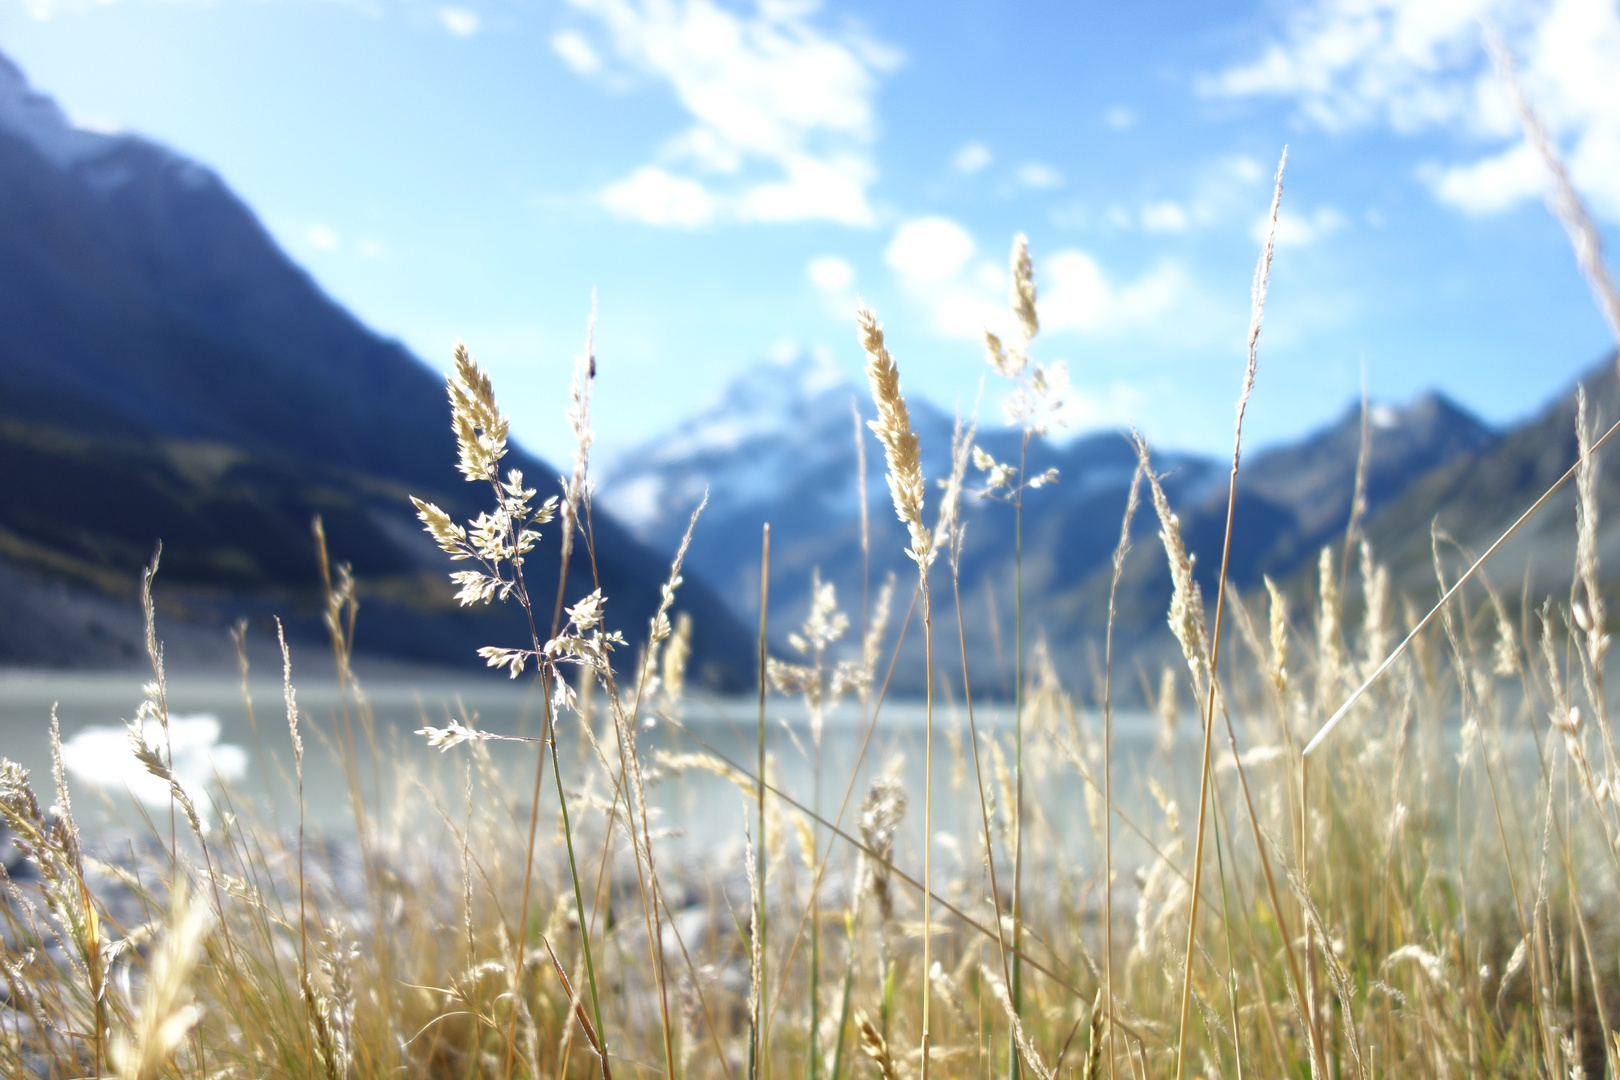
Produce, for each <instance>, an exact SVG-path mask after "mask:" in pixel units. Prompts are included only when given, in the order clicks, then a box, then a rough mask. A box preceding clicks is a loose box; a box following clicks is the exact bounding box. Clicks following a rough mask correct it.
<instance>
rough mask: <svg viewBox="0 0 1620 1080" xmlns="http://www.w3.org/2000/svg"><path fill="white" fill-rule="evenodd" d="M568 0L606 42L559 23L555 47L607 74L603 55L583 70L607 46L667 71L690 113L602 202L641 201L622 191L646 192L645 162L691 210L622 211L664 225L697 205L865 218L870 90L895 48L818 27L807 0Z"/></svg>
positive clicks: (685, 219)
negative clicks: (739, 8) (652, 158)
mask: <svg viewBox="0 0 1620 1080" xmlns="http://www.w3.org/2000/svg"><path fill="white" fill-rule="evenodd" d="M572 2H573V4H574V6H575V7H576V8H578V9H579V10H580V11H582V12H584V13H586V14H587V15H589V16H591V17H593V18H594V20H595V21H596V22H597V24H598V25H599V27H600V29H601V31H602V32H603V34H604V35H605V38H606V41H607V47H606V49H605V50H604V49H599V48H597V47H595V46H593V45H592V44H591V43H590V42H589V41H587V40H585V38H584V37H583V36H581V35H578V34H577V33H575V34H574V37H576V38H578V40H577V41H573V40H572V39H568V38H565V35H562V34H560V35H558V37H557V38H555V39H553V42H552V46H553V48H554V49H556V50H557V51H558V52H559V54H560V55H562V56H563V58H564V60H565V61H566V62H568V63H569V64H570V66H572V67H574V69H575V70H576V71H580V72H582V73H590V72H591V71H600V72H602V73H606V72H605V67H606V65H605V63H598V64H597V67H596V68H594V69H593V68H590V64H591V60H585V59H584V58H585V57H586V56H587V54H588V55H589V56H590V57H591V58H592V59H594V60H596V61H601V60H602V59H603V55H604V53H605V52H610V53H611V54H612V56H613V57H615V58H616V59H617V60H618V61H619V62H620V63H621V64H622V66H623V68H624V69H626V70H627V71H629V72H631V73H634V74H639V75H642V76H645V77H650V78H653V79H656V80H659V81H662V82H664V83H666V84H667V85H668V86H669V88H670V90H671V91H672V92H673V93H674V95H675V98H676V100H677V101H678V102H679V103H680V105H681V107H682V108H683V109H685V110H686V112H687V113H688V114H689V115H690V117H691V119H692V125H691V126H690V127H688V128H687V129H686V130H685V131H682V132H679V133H676V134H675V135H674V136H673V137H672V138H671V139H669V140H668V141H667V142H666V143H665V145H664V146H663V147H662V148H661V150H660V152H659V155H658V161H657V163H656V164H649V165H645V166H642V167H641V168H639V169H637V170H636V171H635V172H634V173H632V174H631V176H630V177H628V178H626V179H625V180H622V181H619V182H618V183H616V184H614V185H612V186H610V187H609V188H608V191H607V192H605V193H604V201H605V203H606V205H607V206H608V208H609V209H610V210H613V211H615V212H623V211H624V210H625V208H626V207H630V208H631V209H632V211H634V208H635V207H638V206H640V205H641V202H640V201H639V200H627V199H626V198H625V197H624V196H625V188H626V185H631V186H633V187H634V188H635V189H636V190H637V191H640V192H641V193H642V194H648V195H650V194H653V193H654V189H653V188H652V187H651V186H650V183H651V181H650V178H651V177H652V175H653V173H656V174H657V176H658V178H659V179H658V181H657V184H658V187H657V189H656V190H657V191H661V192H665V193H669V192H674V191H676V190H679V191H680V192H681V195H680V201H681V203H682V205H683V206H686V207H688V209H689V210H690V211H691V212H688V213H685V214H680V215H674V216H670V215H664V218H665V220H662V221H660V220H656V219H655V217H654V216H650V215H647V214H644V213H640V212H630V213H628V214H627V215H626V216H629V217H632V218H634V219H635V220H639V221H647V222H649V223H654V224H672V225H690V224H696V223H701V222H700V221H699V220H698V219H699V218H700V217H701V219H702V221H708V220H718V219H720V218H730V219H734V220H741V221H767V222H771V221H805V220H819V221H835V222H839V223H842V224H847V225H871V224H873V223H874V222H875V220H876V215H875V214H874V212H873V210H872V207H871V205H870V202H869V201H868V198H867V190H868V188H869V187H870V186H871V184H872V183H873V181H874V180H875V179H876V176H877V171H876V169H875V167H874V166H873V164H872V159H871V144H872V142H873V140H874V139H875V138H876V135H877V118H876V114H875V110H874V107H873V100H872V99H873V97H874V95H875V94H876V91H877V84H878V79H879V76H880V75H881V74H882V73H883V72H885V71H887V70H889V69H891V68H893V67H894V66H895V65H896V64H898V62H899V54H898V53H896V52H895V51H894V50H892V49H890V48H888V47H886V46H883V45H880V44H878V43H876V42H874V41H871V40H870V39H868V38H866V37H864V36H862V35H861V34H859V33H858V32H856V31H853V30H841V31H836V32H834V31H828V30H826V29H823V28H822V27H821V26H820V25H818V23H817V21H816V20H815V19H814V16H815V14H816V11H817V4H816V3H815V2H814V0H760V2H759V3H757V5H756V6H755V7H754V8H753V9H752V10H751V11H749V12H746V13H743V12H736V11H732V10H729V9H727V8H724V7H721V6H720V5H719V4H718V3H716V2H714V0H647V2H644V3H637V2H634V0H572ZM580 46H584V48H580ZM564 50H567V51H566V52H565V51H564ZM580 61H583V63H581V62H580ZM649 170H651V171H649ZM674 181H684V183H681V184H679V185H677V184H675V183H674ZM699 193H701V197H699ZM700 204H701V205H702V206H703V207H704V211H703V213H702V214H701V215H700V214H698V213H697V212H696V211H695V208H696V207H697V206H698V205H700Z"/></svg>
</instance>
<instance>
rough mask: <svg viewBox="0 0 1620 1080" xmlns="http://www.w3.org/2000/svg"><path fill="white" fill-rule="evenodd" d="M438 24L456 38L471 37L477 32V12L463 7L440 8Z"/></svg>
mask: <svg viewBox="0 0 1620 1080" xmlns="http://www.w3.org/2000/svg"><path fill="white" fill-rule="evenodd" d="M439 24H440V25H441V26H443V27H444V28H445V29H446V30H448V31H450V33H452V34H454V35H455V36H456V37H471V36H472V35H474V34H476V33H477V32H478V12H476V11H473V10H472V9H471V8H464V7H442V8H440V9H439Z"/></svg>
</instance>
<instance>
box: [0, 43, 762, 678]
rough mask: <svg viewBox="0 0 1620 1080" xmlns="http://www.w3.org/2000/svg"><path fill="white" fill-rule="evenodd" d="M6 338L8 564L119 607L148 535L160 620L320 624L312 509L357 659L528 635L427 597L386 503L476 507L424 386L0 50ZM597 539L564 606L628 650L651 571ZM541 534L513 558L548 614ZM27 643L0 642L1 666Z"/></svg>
mask: <svg viewBox="0 0 1620 1080" xmlns="http://www.w3.org/2000/svg"><path fill="white" fill-rule="evenodd" d="M0 328H3V329H0V455H4V457H5V459H6V460H7V461H8V462H9V463H10V466H11V467H8V468H5V469H3V470H0V530H3V531H4V533H5V535H7V536H9V537H11V538H12V542H10V543H9V544H8V545H0V549H3V550H0V556H3V557H5V558H8V559H9V560H11V561H12V562H13V563H14V565H16V566H18V567H19V568H21V569H22V570H24V571H26V572H27V573H32V574H35V575H37V576H42V577H43V578H45V579H51V580H67V579H63V578H62V576H61V575H62V574H63V573H64V572H65V570H64V568H65V567H67V566H69V565H70V564H71V566H72V567H75V568H76V574H69V578H70V579H71V580H73V581H74V582H76V584H75V586H74V587H76V588H85V589H90V590H93V591H99V592H100V593H102V594H103V595H106V596H110V597H112V598H113V599H114V600H116V601H118V602H121V603H127V602H129V601H130V600H131V599H133V595H134V588H135V583H136V581H137V580H138V576H139V572H140V569H141V567H142V566H143V565H144V564H145V563H146V562H147V561H148V560H149V559H150V558H151V554H152V551H153V549H154V547H155V544H156V541H157V540H158V539H160V538H161V539H163V540H165V541H166V555H165V559H164V569H163V570H162V572H160V575H159V578H158V583H159V587H160V589H161V590H162V593H161V594H160V598H161V599H164V600H165V602H166V603H167V604H168V606H169V608H170V609H171V610H173V611H176V612H177V613H181V614H184V615H185V617H186V618H187V619H189V620H191V621H194V622H195V621H197V620H201V621H202V622H203V623H206V624H208V625H210V626H213V627H215V629H216V630H218V629H219V627H221V626H223V625H224V624H228V623H229V622H230V621H232V620H234V619H235V618H236V617H237V616H239V615H248V616H251V617H253V618H254V619H255V620H256V621H259V622H261V623H262V624H263V625H266V626H268V615H269V614H270V613H272V612H277V611H279V612H281V613H282V614H284V615H286V616H287V617H288V618H290V619H292V620H293V625H294V626H295V627H296V628H297V629H298V630H299V631H301V632H303V633H305V634H311V635H312V634H318V633H319V619H318V616H317V614H316V613H317V611H318V606H317V598H316V596H315V590H316V587H317V583H318V580H319V578H318V573H317V567H316V557H315V554H316V553H315V548H314V541H313V539H312V536H311V533H310V528H309V525H310V520H311V518H312V517H313V516H314V515H315V514H317V513H319V514H321V515H322V516H323V518H324V519H325V522H326V526H327V537H328V541H329V545H330V548H331V553H332V557H333V559H334V560H337V561H348V562H351V563H353V564H354V565H355V568H356V574H357V577H358V581H359V587H360V595H361V597H362V600H363V602H364V605H365V607H366V608H367V612H366V613H365V614H363V615H362V617H361V619H360V621H359V624H358V632H357V638H356V641H357V647H358V648H359V649H361V650H362V651H373V652H378V653H381V654H384V655H389V656H394V657H399V658H404V659H408V660H412V661H416V662H430V663H437V664H450V665H457V666H468V665H471V664H476V663H477V661H476V657H475V656H474V653H473V649H474V648H475V647H476V645H482V644H490V643H493V642H497V641H503V640H506V639H512V638H514V637H515V640H518V641H522V640H526V639H527V631H526V630H525V629H524V623H523V620H522V618H521V615H520V614H519V613H517V612H515V611H512V610H508V609H505V608H501V607H498V606H497V607H495V608H492V609H488V610H484V609H462V610H457V609H455V607H454V605H448V606H447V605H445V604H444V603H443V601H444V598H445V596H446V595H447V594H448V588H447V587H446V586H445V585H444V583H443V580H442V578H443V574H444V572H445V571H447V570H448V569H450V566H449V564H448V561H447V559H446V558H445V557H444V556H443V554H442V553H440V552H438V551H437V549H436V548H434V547H433V545H432V544H431V542H429V541H428V540H427V539H426V538H425V537H424V536H422V535H421V533H420V529H419V527H418V526H417V524H416V522H415V521H414V514H413V512H412V510H411V508H410V506H409V504H408V503H407V502H406V501H405V500H404V498H403V495H404V493H405V492H406V491H409V492H411V493H413V494H417V495H420V496H423V497H425V498H431V499H433V500H434V501H436V502H439V503H440V504H441V505H443V506H444V507H445V508H446V509H447V510H449V511H450V512H452V513H455V514H460V515H464V516H465V515H468V514H471V513H473V512H476V511H477V510H479V509H482V508H483V501H484V498H485V496H486V495H487V493H486V492H483V491H473V490H470V489H469V488H468V486H467V485H466V484H465V482H464V481H463V480H462V479H461V477H460V476H459V475H458V474H457V472H456V470H455V460H456V450H455V439H454V437H453V435H452V434H451V431H450V425H449V408H448V404H447V402H446V399H445V393H444V383H443V379H442V377H441V376H440V375H439V374H438V373H437V372H435V371H433V370H432V369H431V368H429V367H428V366H427V365H426V364H423V363H422V362H421V361H420V360H418V359H417V358H416V357H415V356H413V355H412V354H410V353H409V352H408V351H407V350H406V349H405V348H404V347H403V346H402V345H400V344H399V343H398V342H397V341H393V340H390V339H386V338H384V337H382V336H380V335H378V334H375V333H373V332H372V331H371V330H369V329H368V328H367V327H366V326H364V325H363V324H362V323H361V322H360V321H359V320H358V319H356V318H355V317H354V316H353V315H352V314H350V313H349V312H348V311H347V310H346V309H344V308H343V307H342V306H341V305H339V304H337V303H336V302H335V301H333V300H332V299H331V298H330V297H328V296H327V295H326V294H325V293H324V292H323V291H322V290H321V289H320V287H319V285H318V284H317V283H316V282H315V280H314V279H313V278H312V277H311V276H310V275H309V274H308V273H307V272H306V271H304V270H303V269H302V268H300V267H299V266H297V265H296V264H295V263H294V262H293V261H292V260H291V259H290V258H288V257H287V255H286V254H285V253H284V252H282V251H281V249H280V248H279V247H278V246H277V245H276V244H275V242H274V240H273V239H272V238H271V236H270V235H269V233H268V232H267V231H266V230H265V229H264V227H263V225H262V224H261V223H260V222H259V220H258V218H257V217H256V216H255V215H254V214H253V212H252V210H251V209H250V208H249V207H247V206H246V204H244V203H243V202H242V201H241V200H240V199H238V198H237V197H236V196H235V194H234V193H232V192H231V191H230V189H229V188H228V187H227V186H226V185H225V184H224V183H223V182H222V181H220V179H219V178H218V177H217V176H216V175H215V174H214V173H213V172H212V171H211V170H208V169H207V168H205V167H203V166H201V165H198V164H197V163H195V162H192V161H190V160H189V159H187V158H185V157H183V156H182V155H179V154H177V153H175V152H173V151H171V150H169V149H167V148H165V147H162V146H159V145H158V144H155V143H152V142H150V141H148V140H145V139H142V138H140V137H137V136H132V135H104V134H100V133H95V132H84V131H81V130H79V129H76V128H73V127H72V125H71V124H70V123H69V122H68V121H67V119H66V117H65V116H63V114H62V112H61V110H60V109H59V108H58V107H57V106H56V105H55V103H54V102H52V101H51V100H50V99H49V98H48V97H46V96H45V95H42V94H38V93H36V92H35V91H33V90H32V89H31V88H29V87H28V85H27V83H26V80H25V79H24V78H23V76H22V74H21V72H20V70H19V69H17V67H16V66H15V65H14V64H11V63H10V62H9V61H4V62H0ZM503 464H504V465H506V466H508V467H515V468H519V469H521V470H523V472H524V473H525V474H526V475H527V476H528V478H529V480H530V482H531V483H534V482H536V481H539V482H540V484H539V486H542V487H544V486H547V485H546V484H545V478H546V477H555V476H557V475H558V474H557V471H556V470H555V469H553V468H552V467H551V466H549V465H547V464H546V463H544V462H543V461H541V460H540V459H538V458H535V457H533V456H531V455H529V454H528V453H527V452H526V451H524V450H523V449H522V448H521V447H518V446H515V445H514V446H513V447H512V448H511V452H510V455H509V457H508V459H507V461H506V462H504V463H503ZM113 505H117V506H120V507H121V508H122V509H121V512H119V513H116V514H113V513H102V512H99V510H98V508H99V507H102V506H113ZM204 511H206V512H204ZM592 526H593V535H594V539H595V551H596V556H597V558H596V560H595V565H594V568H593V566H591V565H589V560H584V559H579V560H575V562H574V564H573V565H572V566H571V568H570V572H569V577H568V581H567V582H566V583H565V585H564V587H565V589H566V591H567V595H568V596H569V597H575V596H579V595H583V594H584V593H585V592H588V591H590V590H591V589H592V588H594V587H596V585H597V581H596V580H595V579H594V573H595V572H596V571H599V572H600V575H601V580H600V584H601V586H602V588H603V589H604V591H605V592H606V594H607V595H608V597H609V604H608V607H607V614H608V620H609V624H610V625H611V626H615V627H617V628H620V629H622V630H624V632H625V633H626V636H627V637H629V638H631V639H632V640H637V639H639V638H640V637H642V636H643V635H644V634H645V627H646V625H647V619H648V618H649V617H650V616H651V614H652V612H653V610H654V609H655V608H656V606H657V604H658V602H659V597H660V593H659V590H660V587H661V585H662V583H663V580H664V578H665V577H666V576H667V573H668V569H667V567H668V564H667V562H666V561H665V560H663V559H662V557H660V556H657V555H655V554H653V553H652V552H651V551H649V550H648V549H646V548H644V547H643V546H641V545H640V544H638V543H637V542H636V541H635V540H634V539H633V538H632V537H630V536H629V534H628V533H627V532H625V531H624V530H623V529H622V528H621V527H620V526H619V525H618V524H617V523H616V522H614V521H613V520H612V519H611V517H610V516H609V515H597V516H596V517H595V519H594V520H593V522H592ZM554 530H555V526H553V527H552V528H551V529H549V530H544V531H543V532H544V535H545V536H546V541H547V542H543V543H542V545H541V547H540V548H539V549H537V550H536V552H534V553H533V555H532V556H531V558H530V560H529V562H530V565H529V567H528V570H529V574H530V576H531V579H532V580H533V583H534V584H533V587H532V590H531V591H532V592H533V593H534V595H535V596H536V598H537V602H539V603H541V604H542V605H543V606H544V607H546V608H548V609H549V607H550V605H551V596H552V594H553V591H554V590H555V589H556V587H557V579H558V571H559V563H558V545H557V544H556V543H555V537H556V534H555V531H554ZM64 555H65V556H67V557H68V559H69V561H68V563H64V562H63V561H62V559H61V558H60V557H57V558H52V557H47V556H64ZM435 582H436V583H435ZM677 606H679V607H681V608H683V609H685V610H689V611H690V612H691V614H692V615H693V616H694V623H695V624H696V627H697V631H696V636H695V639H694V643H693V644H694V665H695V666H694V677H695V678H702V677H703V676H704V673H707V675H708V676H709V677H711V678H712V679H713V680H715V681H717V682H719V683H722V684H728V685H736V684H740V683H741V682H744V681H746V680H747V673H748V672H749V671H750V670H751V667H752V665H751V663H750V662H749V659H748V658H749V656H750V654H751V653H752V651H753V649H752V646H751V644H750V640H749V636H748V634H747V632H746V631H745V630H744V629H743V628H742V626H741V625H740V624H739V623H738V622H737V621H736V620H735V619H734V618H732V617H731V615H730V613H729V611H728V610H727V609H726V608H725V606H724V605H723V604H721V603H720V602H719V601H718V599H717V598H716V597H714V596H713V595H712V594H711V593H710V592H709V591H708V590H707V589H706V587H705V586H704V585H703V583H702V582H701V581H699V580H696V579H693V580H691V581H689V582H688V584H687V585H686V586H684V587H683V589H682V591H681V594H680V595H679V597H678V599H677ZM40 617H41V618H48V617H49V612H48V611H44V612H42V613H41V615H40ZM21 632H22V633H26V630H23V631H21ZM220 632H222V631H220ZM28 646H29V643H28V642H27V641H22V642H21V643H19V642H18V641H17V640H16V639H15V637H14V638H13V639H12V642H11V644H10V645H8V644H7V642H6V641H5V640H0V662H4V661H5V660H7V659H8V657H9V658H11V659H12V660H16V659H17V658H18V657H19V655H20V654H18V653H17V652H15V651H13V652H7V651H6V650H8V649H16V648H22V649H25V650H26V648H27V647H28ZM26 659H27V660H28V661H29V662H36V663H37V662H45V663H51V662H62V663H72V662H75V658H74V657H72V656H61V657H58V658H56V660H54V661H53V660H52V658H51V657H48V656H40V655H38V654H29V655H28V656H27V657H26Z"/></svg>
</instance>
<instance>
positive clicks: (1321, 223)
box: [1249, 205, 1349, 247]
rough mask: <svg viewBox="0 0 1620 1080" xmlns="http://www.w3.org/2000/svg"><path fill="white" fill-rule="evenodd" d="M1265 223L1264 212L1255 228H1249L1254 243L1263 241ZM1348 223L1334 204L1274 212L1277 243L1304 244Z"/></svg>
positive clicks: (1279, 244) (1331, 232) (1299, 245)
mask: <svg viewBox="0 0 1620 1080" xmlns="http://www.w3.org/2000/svg"><path fill="white" fill-rule="evenodd" d="M1268 223H1269V220H1268V217H1267V215H1265V214H1262V215H1261V216H1260V217H1259V218H1257V219H1256V220H1255V223H1254V227H1253V228H1252V229H1250V230H1249V234H1250V235H1251V236H1253V237H1254V242H1255V243H1257V244H1262V243H1264V242H1265V239H1266V226H1267V224H1268ZM1347 224H1349V219H1348V218H1346V217H1345V216H1344V213H1343V212H1342V211H1341V210H1339V208H1338V207H1336V206H1327V205H1323V206H1318V207H1317V208H1316V209H1315V210H1312V211H1310V212H1308V213H1300V212H1296V211H1293V210H1282V211H1281V212H1279V213H1278V214H1277V246H1278V247H1305V246H1306V245H1308V244H1314V243H1316V241H1318V240H1320V239H1322V238H1323V237H1324V236H1329V235H1331V234H1333V233H1336V232H1338V231H1339V230H1340V229H1342V228H1344V227H1345V225H1347Z"/></svg>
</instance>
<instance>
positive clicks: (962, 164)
mask: <svg viewBox="0 0 1620 1080" xmlns="http://www.w3.org/2000/svg"><path fill="white" fill-rule="evenodd" d="M994 160H995V158H993V157H992V156H991V154H990V148H989V147H988V146H986V145H984V143H982V142H970V143H966V144H964V145H963V146H962V148H961V149H960V150H958V151H957V152H956V153H955V154H953V155H951V168H953V169H955V170H956V171H957V172H959V173H966V174H968V175H972V174H973V173H976V172H978V171H979V170H980V169H982V168H984V167H985V166H986V165H988V164H990V162H992V161H994Z"/></svg>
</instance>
